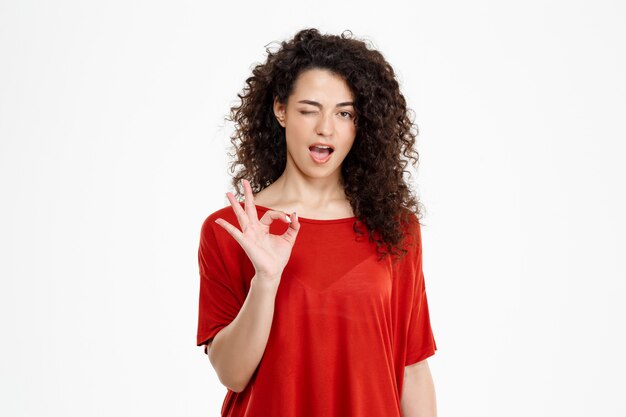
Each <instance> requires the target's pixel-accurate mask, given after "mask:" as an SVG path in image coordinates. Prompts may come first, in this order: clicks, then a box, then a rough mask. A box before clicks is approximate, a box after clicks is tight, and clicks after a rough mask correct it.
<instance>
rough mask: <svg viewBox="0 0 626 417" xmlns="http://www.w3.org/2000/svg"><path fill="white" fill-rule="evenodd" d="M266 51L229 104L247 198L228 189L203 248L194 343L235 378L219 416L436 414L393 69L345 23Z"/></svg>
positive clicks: (401, 106)
mask: <svg viewBox="0 0 626 417" xmlns="http://www.w3.org/2000/svg"><path fill="white" fill-rule="evenodd" d="M267 52H268V58H267V60H266V62H265V63H263V64H259V65H257V66H256V67H255V68H254V70H253V75H252V76H251V77H250V78H248V79H247V80H246V83H247V87H246V88H245V89H244V92H243V94H241V95H239V97H240V99H241V104H240V105H239V106H238V107H233V108H232V109H231V118H230V120H231V121H235V123H236V132H235V134H234V135H233V137H232V143H233V145H234V148H235V155H236V157H237V159H236V161H235V162H233V165H232V166H231V168H234V167H235V166H236V165H241V166H242V168H241V169H240V170H239V171H238V172H237V173H236V174H235V176H234V178H233V185H234V187H235V190H236V193H237V196H242V195H243V197H244V201H243V202H239V201H238V200H237V198H236V196H235V195H233V194H231V193H226V196H227V198H228V200H229V202H230V205H227V206H226V207H223V208H221V209H219V210H217V211H216V212H214V213H212V214H211V215H210V216H208V218H207V219H206V220H205V221H204V223H203V225H202V230H201V236H200V247H199V251H198V260H199V269H200V297H199V316H198V334H197V345H198V346H202V345H205V352H206V353H207V354H208V355H209V360H210V363H211V364H212V366H213V367H214V369H215V371H216V373H217V375H218V377H219V379H220V381H221V382H222V383H223V384H224V385H225V386H226V387H227V388H228V391H227V394H226V398H225V399H224V403H223V406H222V416H243V415H246V416H281V417H291V416H294V417H295V416H324V417H334V416H342V417H346V416H352V417H364V416H401V415H402V416H405V417H407V416H417V415H419V416H435V415H436V405H435V392H434V388H433V382H432V377H431V374H430V370H429V368H428V363H427V358H428V357H429V356H431V355H433V354H434V353H435V350H436V349H437V347H436V344H435V340H434V337H433V332H432V329H431V326H430V320H429V314H428V302H427V298H426V290H425V283H424V276H423V273H422V251H421V233H420V224H419V220H418V218H419V216H420V214H421V212H420V210H419V203H418V201H417V199H416V198H415V197H414V196H413V195H412V194H411V191H410V189H409V187H408V186H407V184H406V183H405V180H404V178H403V174H404V172H407V171H404V168H405V167H406V165H407V160H406V159H403V158H402V157H403V156H405V157H408V158H410V159H412V160H413V163H414V164H415V163H417V160H418V155H417V152H415V151H414V150H413V149H412V147H413V145H414V143H415V138H416V135H417V129H414V130H412V128H414V127H415V126H414V124H413V123H412V122H411V120H410V119H409V117H408V114H407V113H408V109H407V107H406V102H405V99H404V97H403V95H402V94H401V93H400V91H399V85H398V82H397V81H396V79H395V75H394V71H393V69H392V68H391V66H390V65H389V64H388V63H387V62H386V60H385V59H384V57H383V56H382V54H380V53H379V52H378V51H376V50H373V49H369V48H368V46H367V45H366V44H365V43H364V42H362V41H360V40H356V39H353V38H352V37H351V36H350V34H349V33H348V34H346V32H344V34H342V35H341V36H334V35H322V34H320V32H319V31H317V30H316V29H306V30H302V31H300V32H298V33H297V34H296V35H295V36H294V38H293V39H291V40H289V41H286V42H282V44H281V48H280V49H279V50H278V51H276V52H271V51H269V50H268V51H267ZM240 185H242V186H243V193H241V192H240V189H239V186H240ZM259 216H260V217H259ZM237 224H238V225H239V227H236V225H237ZM381 248H382V249H381Z"/></svg>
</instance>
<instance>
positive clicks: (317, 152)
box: [309, 145, 335, 162]
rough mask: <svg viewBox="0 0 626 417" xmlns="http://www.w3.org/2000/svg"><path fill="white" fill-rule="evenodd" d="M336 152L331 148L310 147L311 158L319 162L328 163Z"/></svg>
mask: <svg viewBox="0 0 626 417" xmlns="http://www.w3.org/2000/svg"><path fill="white" fill-rule="evenodd" d="M334 151H335V150H334V149H333V148H332V147H330V146H321V145H313V146H310V147H309V152H311V156H312V157H313V159H315V160H316V161H318V162H326V161H327V160H328V158H329V157H330V154H332V153H333V152H334Z"/></svg>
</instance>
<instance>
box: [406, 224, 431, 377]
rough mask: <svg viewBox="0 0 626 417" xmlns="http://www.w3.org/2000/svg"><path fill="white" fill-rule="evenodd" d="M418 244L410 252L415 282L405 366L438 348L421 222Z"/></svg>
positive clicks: (420, 359)
mask: <svg viewBox="0 0 626 417" xmlns="http://www.w3.org/2000/svg"><path fill="white" fill-rule="evenodd" d="M415 236H416V242H417V245H416V247H415V248H414V249H413V251H412V252H410V254H411V256H412V257H413V258H412V259H411V261H412V264H413V268H412V273H413V276H414V278H415V280H414V283H413V288H414V290H413V291H412V297H411V302H410V303H409V306H410V307H409V325H408V334H407V338H406V340H407V348H406V358H405V363H404V364H405V366H408V365H412V364H414V363H417V362H419V361H422V360H424V359H426V358H428V357H429V356H432V355H433V354H434V353H435V350H437V344H436V342H435V338H434V335H433V330H432V327H431V324H430V315H429V311H428V298H427V296H426V285H425V282H424V273H423V270H422V236H421V230H420V226H419V223H417V224H416V234H415Z"/></svg>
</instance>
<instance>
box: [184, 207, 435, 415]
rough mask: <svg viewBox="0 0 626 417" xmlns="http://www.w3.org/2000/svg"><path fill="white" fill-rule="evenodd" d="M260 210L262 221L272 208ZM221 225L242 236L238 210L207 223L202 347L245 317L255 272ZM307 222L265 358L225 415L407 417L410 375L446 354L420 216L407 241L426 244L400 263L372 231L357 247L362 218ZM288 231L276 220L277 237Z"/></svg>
mask: <svg viewBox="0 0 626 417" xmlns="http://www.w3.org/2000/svg"><path fill="white" fill-rule="evenodd" d="M240 204H241V205H242V207H243V202H240ZM256 207H257V214H258V217H259V218H261V217H262V216H263V214H264V213H265V211H267V210H268V208H267V207H263V206H259V205H257V206H256ZM218 217H220V218H222V219H224V220H226V221H228V222H230V223H231V224H233V225H234V226H236V227H238V228H240V227H239V222H238V221H237V218H236V216H235V213H234V211H233V209H232V207H231V206H230V205H229V206H226V207H224V208H222V209H219V210H217V211H216V212H214V213H212V214H211V215H209V216H208V218H207V219H206V220H205V221H204V223H203V224H202V229H201V234H200V247H199V250H198V261H199V270H200V297H199V314H198V332H197V340H196V343H197V346H201V345H203V344H206V343H207V342H208V341H209V340H210V339H212V338H213V337H214V336H215V335H216V334H217V333H218V332H219V331H220V330H221V329H222V328H223V327H225V326H227V325H228V324H229V323H230V322H231V321H232V320H233V319H234V318H235V317H236V316H237V313H238V312H239V309H240V308H241V306H242V305H243V302H244V300H245V298H246V295H247V293H248V290H249V288H250V280H251V279H252V277H253V276H254V273H255V271H254V267H253V265H252V263H251V262H250V260H249V259H248V256H247V255H246V253H245V252H244V250H243V249H242V248H241V246H240V245H239V243H238V242H237V241H236V240H235V239H234V238H233V237H232V236H230V234H229V233H228V232H227V231H226V230H224V229H223V228H222V226H220V225H218V224H217V223H215V222H214V220H215V219H216V218H218ZM299 220H300V223H301V226H300V231H299V232H298V236H297V238H296V242H295V244H294V247H293V249H292V252H291V257H290V258H289V262H288V263H287V266H286V267H285V269H284V271H283V274H282V276H281V282H280V285H279V287H278V290H277V293H276V301H275V307H274V317H273V321H272V327H271V330H270V335H269V339H268V342H267V346H266V348H265V351H264V354H263V357H262V359H261V362H260V363H259V366H258V367H257V369H256V370H255V372H254V374H253V375H252V378H251V379H250V381H249V383H248V385H247V386H246V388H245V389H244V390H243V391H242V392H239V393H237V392H234V391H231V390H230V389H227V393H226V397H225V399H224V403H223V405H222V411H221V414H222V416H224V417H225V416H229V417H243V416H252V417H260V416H263V417H302V416H324V417H346V416H350V417H373V416H377V417H378V416H386V417H390V416H397V417H400V416H401V411H400V397H401V394H402V383H403V378H404V367H405V366H407V365H410V364H413V363H416V362H419V361H421V360H423V359H426V358H428V357H429V356H431V355H433V354H434V353H435V350H436V349H437V346H436V344H435V339H434V337H433V332H432V329H431V325H430V319H429V314H428V301H427V298H426V289H425V285H424V275H423V273H422V250H421V232H420V226H419V223H418V221H417V218H416V217H415V216H413V217H412V220H413V221H412V222H411V225H410V227H409V229H410V230H409V232H410V233H409V239H408V240H407V242H414V243H415V242H416V243H417V244H416V245H412V246H406V245H404V247H405V248H406V249H408V250H409V252H408V253H407V254H406V255H405V256H404V257H403V258H402V259H401V260H400V261H399V262H397V263H396V264H395V265H392V260H391V258H390V256H389V255H387V256H386V257H385V259H384V260H382V261H377V257H378V255H377V254H376V244H375V243H374V242H371V243H370V242H368V238H367V233H365V234H364V235H362V236H361V237H359V240H357V239H356V238H357V236H358V235H357V234H356V232H354V230H353V223H354V222H355V221H356V218H355V217H349V218H343V219H332V220H319V219H307V218H303V217H299ZM287 227H288V224H287V223H284V222H282V221H280V220H275V221H274V222H273V223H272V225H271V226H270V232H271V233H274V234H282V233H283V232H284V231H285V230H286V229H287ZM363 230H364V226H363Z"/></svg>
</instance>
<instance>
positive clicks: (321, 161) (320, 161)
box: [309, 145, 335, 164]
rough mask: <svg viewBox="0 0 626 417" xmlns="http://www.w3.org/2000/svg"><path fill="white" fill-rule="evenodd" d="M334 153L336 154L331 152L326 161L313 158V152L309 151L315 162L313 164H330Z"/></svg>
mask: <svg viewBox="0 0 626 417" xmlns="http://www.w3.org/2000/svg"><path fill="white" fill-rule="evenodd" d="M311 146H313V145H311ZM334 153H335V152H334V151H333V152H330V153H329V154H328V156H327V157H326V158H324V159H315V157H314V156H313V152H311V150H310V149H309V155H310V156H311V159H312V160H313V162H315V163H316V164H324V163H326V162H328V160H329V159H330V157H331V156H333V154H334Z"/></svg>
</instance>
